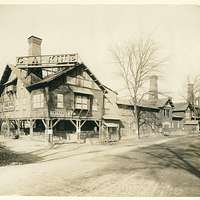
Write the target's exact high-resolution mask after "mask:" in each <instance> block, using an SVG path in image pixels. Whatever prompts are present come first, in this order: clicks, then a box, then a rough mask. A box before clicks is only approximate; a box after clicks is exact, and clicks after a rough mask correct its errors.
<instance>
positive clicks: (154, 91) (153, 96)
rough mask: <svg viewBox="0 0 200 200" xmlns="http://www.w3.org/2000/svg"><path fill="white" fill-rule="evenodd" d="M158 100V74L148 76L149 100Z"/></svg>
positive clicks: (152, 101)
mask: <svg viewBox="0 0 200 200" xmlns="http://www.w3.org/2000/svg"><path fill="white" fill-rule="evenodd" d="M157 100H158V76H156V75H152V76H150V88H149V102H150V103H152V104H155V103H156V102H157Z"/></svg>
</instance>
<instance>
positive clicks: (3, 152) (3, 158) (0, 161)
mask: <svg viewBox="0 0 200 200" xmlns="http://www.w3.org/2000/svg"><path fill="white" fill-rule="evenodd" d="M40 160H41V158H40V157H39V156H36V155H33V154H31V153H20V154H19V153H16V152H14V151H11V150H10V149H8V148H7V147H6V146H3V145H0V167H1V166H6V165H22V164H28V163H34V162H37V161H40Z"/></svg>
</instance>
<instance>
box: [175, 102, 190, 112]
mask: <svg viewBox="0 0 200 200" xmlns="http://www.w3.org/2000/svg"><path fill="white" fill-rule="evenodd" d="M188 107H189V103H187V102H179V103H175V104H174V110H173V112H178V111H186V110H187V108H188Z"/></svg>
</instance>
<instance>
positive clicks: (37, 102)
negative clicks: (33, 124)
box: [33, 94, 44, 108]
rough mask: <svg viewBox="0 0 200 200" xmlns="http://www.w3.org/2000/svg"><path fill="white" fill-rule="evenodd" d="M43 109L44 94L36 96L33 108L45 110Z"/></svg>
mask: <svg viewBox="0 0 200 200" xmlns="http://www.w3.org/2000/svg"><path fill="white" fill-rule="evenodd" d="M43 107H44V94H34V95H33V108H43Z"/></svg>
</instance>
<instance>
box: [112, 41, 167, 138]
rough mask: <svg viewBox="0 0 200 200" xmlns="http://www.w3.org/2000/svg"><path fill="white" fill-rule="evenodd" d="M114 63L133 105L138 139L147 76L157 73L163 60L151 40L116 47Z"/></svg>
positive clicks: (113, 51)
mask: <svg viewBox="0 0 200 200" xmlns="http://www.w3.org/2000/svg"><path fill="white" fill-rule="evenodd" d="M112 54H113V57H114V61H115V62H116V63H117V64H118V66H119V67H120V69H121V75H122V77H123V80H124V81H125V84H126V87H127V89H128V91H129V97H130V101H131V104H132V105H133V107H134V109H133V117H134V121H135V125H136V133H137V135H138V138H140V121H139V120H140V116H139V115H140V112H139V106H138V105H139V104H141V102H142V100H143V98H144V96H145V95H146V94H148V92H145V91H144V85H145V83H146V81H147V80H148V79H149V76H150V75H152V74H155V73H158V71H159V68H160V66H161V64H163V62H164V60H163V59H159V48H158V46H157V45H156V43H155V42H154V41H153V40H152V39H151V38H147V39H139V40H137V41H133V42H130V43H128V44H127V45H125V46H123V47H122V46H117V47H116V48H114V49H113V50H112Z"/></svg>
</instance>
